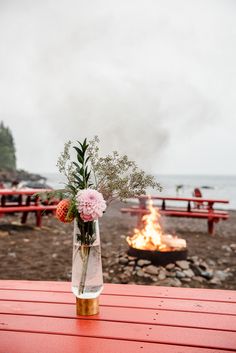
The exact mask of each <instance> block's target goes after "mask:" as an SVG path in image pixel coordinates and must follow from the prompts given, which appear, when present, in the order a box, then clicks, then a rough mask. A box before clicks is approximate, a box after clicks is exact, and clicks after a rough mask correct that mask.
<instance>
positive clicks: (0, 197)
mask: <svg viewBox="0 0 236 353" xmlns="http://www.w3.org/2000/svg"><path fill="white" fill-rule="evenodd" d="M49 191H52V190H48V189H17V188H16V189H0V216H2V215H4V214H5V213H15V212H20V213H22V218H21V223H26V220H27V216H28V213H29V212H34V213H35V215H36V225H37V226H38V227H40V226H41V223H42V213H43V212H45V211H52V212H54V211H55V209H56V205H43V204H42V203H41V202H40V200H39V197H36V196H34V195H35V194H40V193H45V192H49ZM9 197H14V199H13V201H11V200H10V201H9V200H8V198H9Z"/></svg>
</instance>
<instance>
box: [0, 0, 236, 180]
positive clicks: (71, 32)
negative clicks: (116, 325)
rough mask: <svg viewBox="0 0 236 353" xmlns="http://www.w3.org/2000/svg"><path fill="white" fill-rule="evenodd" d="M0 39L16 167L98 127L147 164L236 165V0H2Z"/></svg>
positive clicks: (184, 167) (46, 167)
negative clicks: (14, 145) (15, 151)
mask: <svg viewBox="0 0 236 353" xmlns="http://www.w3.org/2000/svg"><path fill="white" fill-rule="evenodd" d="M0 43H1V45H0V120H3V121H4V123H5V124H6V125H8V126H9V127H10V128H11V130H12V132H13V134H14V138H15V144H16V149H17V164H18V167H19V168H24V169H27V170H30V171H35V172H50V171H55V170H56V166H55V164H56V160H57V156H58V154H59V153H60V151H61V150H62V148H63V145H64V142H65V141H67V140H68V139H75V140H78V139H83V138H84V137H86V136H88V137H89V138H90V137H93V136H94V135H99V137H100V140H101V146H102V150H103V152H104V153H108V152H110V151H112V150H114V149H117V150H119V151H120V152H122V153H126V154H128V155H129V156H130V157H131V158H132V159H135V160H136V161H137V162H138V164H139V165H140V166H141V167H143V168H145V169H146V170H148V171H151V172H154V173H174V174H184V173H187V174H195V173H197V174H236V163H235V162H234V160H235V157H234V156H235V150H236V138H235V133H236V104H235V96H236V65H235V62H236V3H235V1H234V0H231V1H230V0H221V1H219V0H212V1H211V0H199V1H193V0H179V1H176V0H165V1H161V0H155V1H154V0H153V1H151V0H145V1H144V0H143V1H141V0H137V1H135V2H134V1H133V0H121V1H114V0H94V1H87V2H85V1H78V0H57V1H56V0H53V1H52V0H51V1H50V0H47V1H46V0H41V1H34V2H33V1H30V0H28V1H27V0H21V1H17V0H15V1H12V0H0Z"/></svg>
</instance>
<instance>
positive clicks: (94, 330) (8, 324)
mask: <svg viewBox="0 0 236 353" xmlns="http://www.w3.org/2000/svg"><path fill="white" fill-rule="evenodd" d="M75 310H76V308H75V297H74V295H73V294H72V293H71V290H70V283H66V282H33V281H0V314H1V315H0V353H32V352H35V353H67V352H68V353H78V352H83V353H91V352H92V353H124V352H130V353H133V352H142V353H144V352H145V353H156V352H162V353H200V352H201V353H226V352H228V353H229V352H232V351H233V352H235V351H236V291H226V290H214V289H211V290H209V289H193V288H169V287H157V286H155V287H153V286H138V285H119V284H105V288H104V291H103V293H102V295H101V298H100V313H99V314H98V315H95V316H90V317H86V316H83V317H82V316H80V317H79V316H76V314H75Z"/></svg>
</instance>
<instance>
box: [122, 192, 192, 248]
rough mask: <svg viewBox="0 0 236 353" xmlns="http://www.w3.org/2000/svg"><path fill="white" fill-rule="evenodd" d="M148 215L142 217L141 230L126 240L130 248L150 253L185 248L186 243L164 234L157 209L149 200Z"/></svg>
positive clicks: (137, 230) (135, 230) (136, 230)
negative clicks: (149, 251)
mask: <svg viewBox="0 0 236 353" xmlns="http://www.w3.org/2000/svg"><path fill="white" fill-rule="evenodd" d="M148 211H149V213H148V214H145V215H144V216H143V217H142V221H141V224H142V225H143V228H142V229H137V228H136V229H134V235H133V236H132V237H127V238H126V240H127V242H128V244H129V245H130V246H131V247H132V248H136V249H142V250H152V251H173V250H180V249H183V248H186V241H185V240H184V239H179V238H178V237H177V236H173V235H171V234H164V231H163V230H162V228H161V225H160V218H161V215H160V213H159V212H158V209H157V208H154V207H153V202H152V200H151V199H150V200H149V203H148Z"/></svg>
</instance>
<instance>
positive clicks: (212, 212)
mask: <svg viewBox="0 0 236 353" xmlns="http://www.w3.org/2000/svg"><path fill="white" fill-rule="evenodd" d="M136 199H138V200H139V206H131V207H126V208H121V212H123V213H130V214H131V215H138V225H140V221H141V219H142V216H143V215H144V214H147V213H148V212H149V211H148V209H147V201H148V200H150V199H151V200H153V202H154V203H155V201H158V200H160V201H162V202H161V205H159V206H157V205H156V204H154V206H155V207H157V208H158V210H159V212H160V214H161V215H163V216H169V217H191V218H201V219H207V223H208V233H209V234H214V224H215V223H217V222H219V221H220V220H226V219H228V218H229V214H228V212H227V211H223V210H216V209H214V208H213V206H214V204H215V203H221V204H228V203H229V201H228V200H213V199H205V198H199V197H168V196H166V197H164V196H147V195H143V196H138V197H137V198H136ZM167 201H168V202H169V201H175V202H176V201H177V202H178V203H179V202H185V203H186V206H185V207H179V206H177V207H176V206H175V207H173V205H172V206H171V207H170V205H167Z"/></svg>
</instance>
